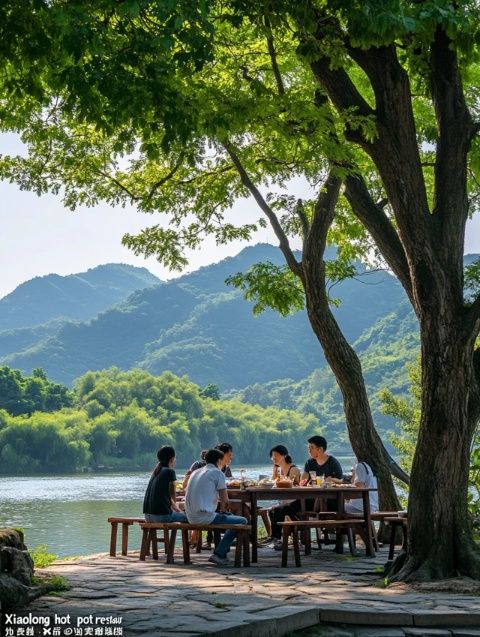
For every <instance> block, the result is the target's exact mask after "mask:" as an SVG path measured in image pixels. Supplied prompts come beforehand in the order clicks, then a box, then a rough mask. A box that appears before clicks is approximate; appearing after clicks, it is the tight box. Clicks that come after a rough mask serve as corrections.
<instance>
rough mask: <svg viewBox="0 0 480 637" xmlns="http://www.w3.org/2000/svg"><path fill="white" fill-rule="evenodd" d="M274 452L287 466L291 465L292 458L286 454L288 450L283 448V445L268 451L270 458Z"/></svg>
mask: <svg viewBox="0 0 480 637" xmlns="http://www.w3.org/2000/svg"><path fill="white" fill-rule="evenodd" d="M274 451H275V452H276V453H279V454H280V455H281V456H284V458H285V462H286V463H287V464H292V462H293V460H292V456H291V455H290V454H289V453H288V449H287V448H286V447H285V445H276V446H275V447H272V448H271V449H270V458H271V457H272V453H273V452H274Z"/></svg>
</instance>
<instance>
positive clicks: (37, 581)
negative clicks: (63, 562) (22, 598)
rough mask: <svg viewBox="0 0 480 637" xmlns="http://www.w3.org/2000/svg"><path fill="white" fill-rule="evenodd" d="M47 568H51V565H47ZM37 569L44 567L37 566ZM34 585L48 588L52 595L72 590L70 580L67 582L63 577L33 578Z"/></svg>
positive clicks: (41, 576)
mask: <svg viewBox="0 0 480 637" xmlns="http://www.w3.org/2000/svg"><path fill="white" fill-rule="evenodd" d="M45 566H50V564H45ZM37 568H43V567H41V566H37ZM32 584H33V585H34V586H44V587H47V589H48V591H49V593H50V594H51V595H55V594H56V593H62V592H63V591H69V590H70V589H71V588H72V587H71V585H70V583H69V582H68V580H66V579H65V578H64V577H62V576H61V575H47V576H43V575H40V576H38V575H35V576H34V577H32Z"/></svg>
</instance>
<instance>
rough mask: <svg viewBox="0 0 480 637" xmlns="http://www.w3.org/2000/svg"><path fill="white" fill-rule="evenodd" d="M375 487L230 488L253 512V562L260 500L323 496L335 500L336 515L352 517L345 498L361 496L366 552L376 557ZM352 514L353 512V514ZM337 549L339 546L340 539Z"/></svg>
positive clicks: (254, 559) (256, 541)
mask: <svg viewBox="0 0 480 637" xmlns="http://www.w3.org/2000/svg"><path fill="white" fill-rule="evenodd" d="M370 491H376V489H372V488H366V487H364V488H360V487H352V486H350V485H348V484H345V485H339V486H335V487H334V486H328V487H325V486H306V487H290V488H286V489H282V488H276V487H261V486H260V487H246V488H245V489H238V488H233V489H232V488H229V489H228V493H229V496H230V495H232V496H233V497H235V498H238V499H241V500H242V501H243V502H245V503H247V504H248V505H249V507H250V512H251V518H252V519H251V525H252V536H251V537H252V562H257V561H258V519H257V515H258V502H259V501H260V500H300V501H302V502H305V500H310V499H316V498H320V499H322V500H335V501H336V509H335V512H336V514H337V518H338V519H339V520H341V519H349V515H348V514H346V513H345V500H352V499H356V498H362V500H363V519H364V520H365V536H366V547H365V548H366V554H367V555H368V556H369V557H375V548H374V542H373V532H372V518H371V512H370V498H369V492H370ZM352 517H353V516H352ZM337 549H339V550H340V547H339V546H338V542H337Z"/></svg>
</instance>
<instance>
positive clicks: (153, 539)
mask: <svg viewBox="0 0 480 637" xmlns="http://www.w3.org/2000/svg"><path fill="white" fill-rule="evenodd" d="M148 544H149V546H151V547H152V558H153V559H154V560H158V542H157V529H150V534H149V540H148Z"/></svg>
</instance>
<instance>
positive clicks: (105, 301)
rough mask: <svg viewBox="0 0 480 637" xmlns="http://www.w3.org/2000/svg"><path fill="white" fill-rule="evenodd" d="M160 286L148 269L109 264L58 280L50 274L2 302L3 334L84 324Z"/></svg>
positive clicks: (27, 282) (58, 278)
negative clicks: (58, 323)
mask: <svg viewBox="0 0 480 637" xmlns="http://www.w3.org/2000/svg"><path fill="white" fill-rule="evenodd" d="M157 283H160V280H159V279H158V278H157V277H156V276H154V275H153V274H151V272H149V271H148V270H147V269H146V268H137V267H134V266H131V265H125V264H117V263H109V264H106V265H100V266H98V267H96V268H92V269H90V270H87V272H81V273H79V274H70V275H68V276H59V275H58V274H48V275H47V276H42V277H35V278H34V279H31V280H30V281H26V282H25V283H22V284H21V285H19V286H18V287H17V288H15V290H14V291H13V292H11V293H10V294H8V295H7V296H5V297H3V298H2V299H0V331H1V330H13V329H18V328H28V327H35V326H39V325H44V324H45V323H48V322H49V321H53V320H58V319H75V320H79V321H85V320H88V319H90V318H93V317H94V316H96V315H97V314H98V313H99V312H102V311H103V310H106V309H107V308H109V307H111V306H112V305H116V304H117V303H119V302H121V301H123V300H125V299H126V298H127V297H128V296H129V295H130V294H131V293H132V292H134V291H135V290H139V289H142V288H147V287H150V286H152V285H156V284H157Z"/></svg>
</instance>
